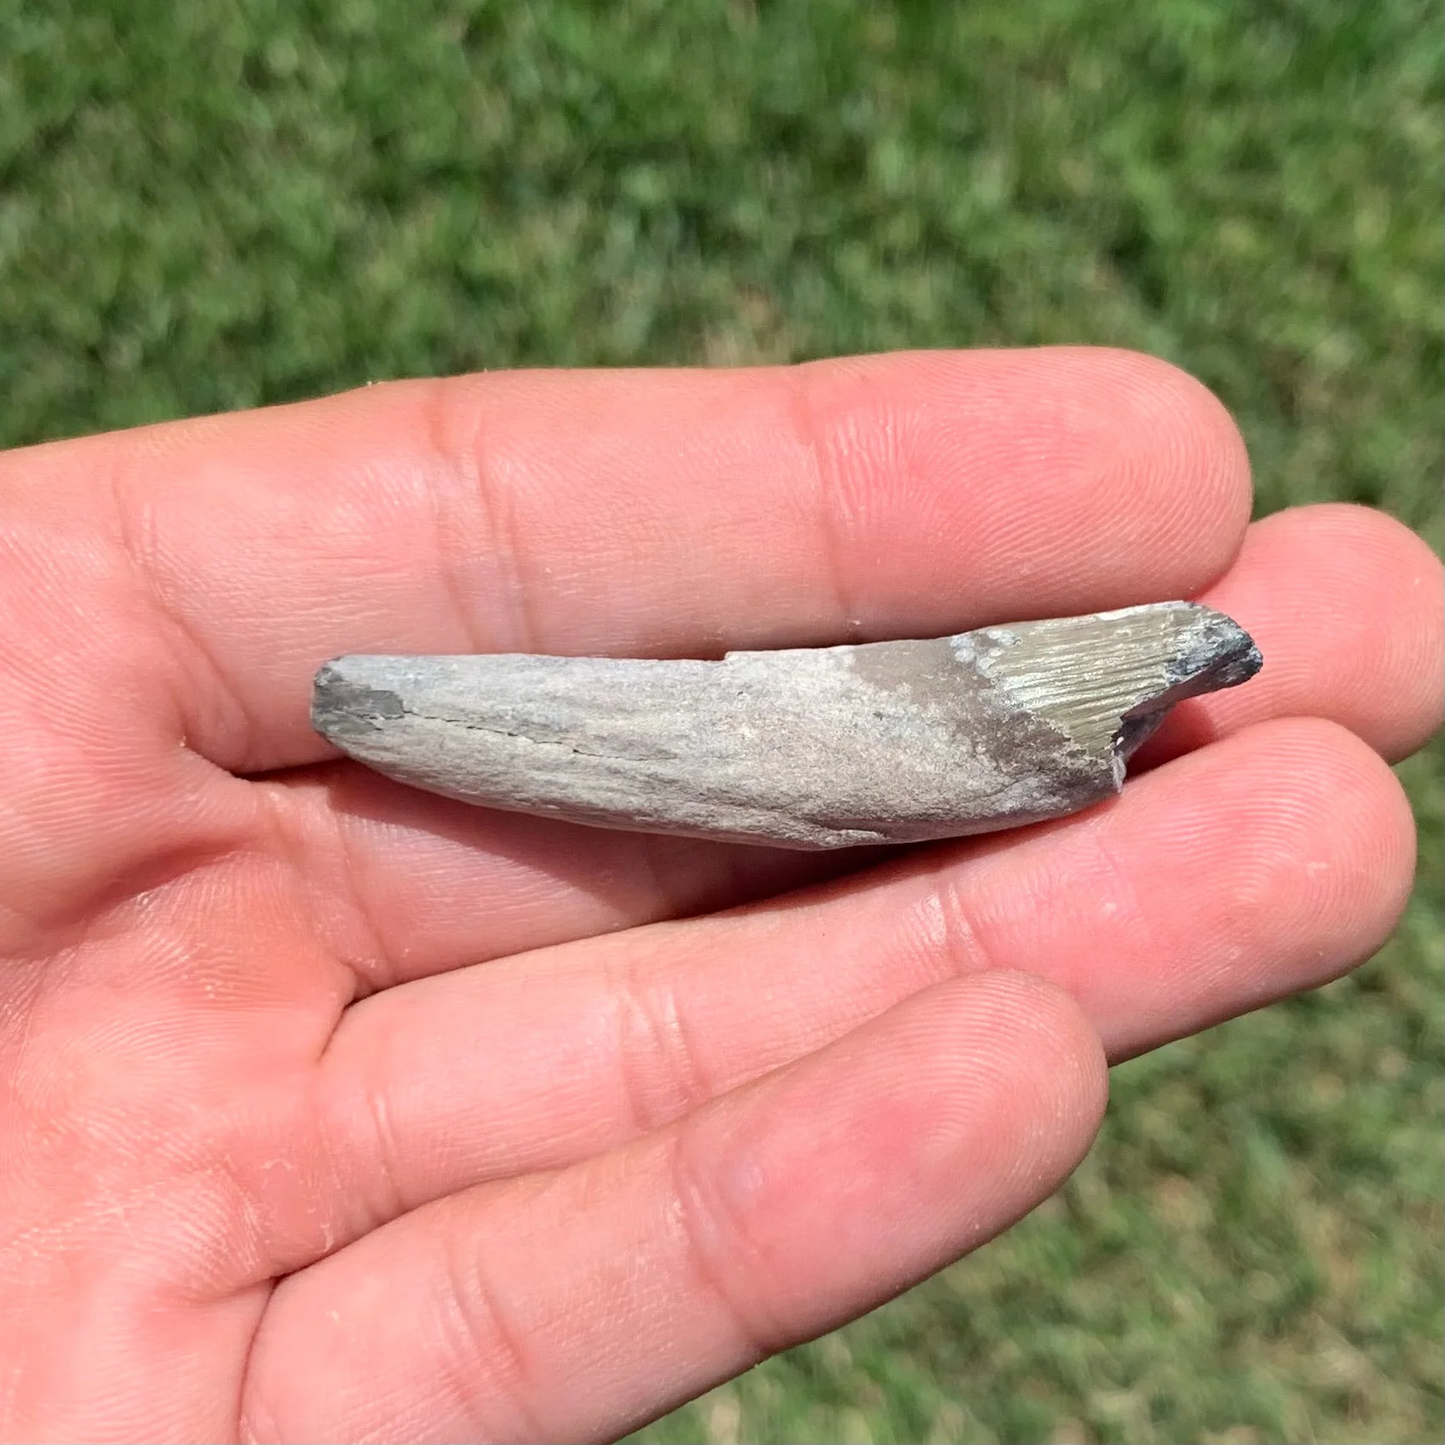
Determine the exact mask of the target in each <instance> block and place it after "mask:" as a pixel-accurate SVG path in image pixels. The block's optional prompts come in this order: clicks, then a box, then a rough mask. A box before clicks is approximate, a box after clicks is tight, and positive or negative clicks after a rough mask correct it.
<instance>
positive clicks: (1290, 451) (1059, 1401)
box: [0, 0, 1445, 1442]
mask: <svg viewBox="0 0 1445 1445" xmlns="http://www.w3.org/2000/svg"><path fill="white" fill-rule="evenodd" d="M1440 73H1441V43H1440V34H1439V23H1438V15H1437V13H1436V7H1435V6H1433V5H1425V4H1423V3H1415V0H1372V3H1370V4H1362V3H1360V0H1155V3H1144V0H1037V3H1033V4H1029V5H1020V4H1018V3H1004V0H997V3H976V4H967V5H963V4H953V3H941V0H940V3H935V4H930V3H923V0H912V3H906V0H892V3H888V0H871V3H868V4H861V3H843V0H807V3H804V0H773V3H768V0H756V3H748V0H730V3H729V0H613V3H611V4H602V3H595V4H584V3H580V0H579V3H569V4H562V3H546V0H532V3H523V0H508V3H500V0H498V3H483V0H471V3H467V0H407V3H404V4H394V3H393V4H388V3H383V0H325V3H323V0H313V3H280V0H231V3H225V0H209V3H207V4H204V5H174V4H169V3H168V4H160V3H157V0H123V3H122V0H116V3H112V4H106V3H101V0H72V3H68V4H67V3H65V0H48V3H45V4H41V3H27V0H0V396H3V398H4V404H3V407H0V443H7V444H11V443H21V442H26V441H32V440H38V439H41V438H45V437H52V436H61V435H66V434H70V433H74V432H79V431H88V430H97V429H101V428H105V427H113V426H122V425H128V424H132V423H136V422H142V421H147V420H152V419H156V418H161V417H169V416H178V415H185V414H189V413H195V412H201V411H208V410H215V409H219V408H228V407H237V406H248V405H254V404H258V403H264V402H274V401H280V400H286V399H290V398H296V397H302V396H310V395H314V394H317V393H321V392H326V391H330V390H334V389H337V388H340V387H344V386H348V385H352V384H355V383H358V382H362V381H366V380H369V379H376V378H381V377H389V376H397V375H413V374H418V373H437V372H446V371H454V370H461V369H468V368H477V367H500V366H509V365H516V364H537V363H548V364H588V363H603V364H617V363H632V362H648V363H675V362H699V361H713V362H738V361H745V360H757V359H768V360H785V359H793V358H801V357H807V356H816V355H823V354H827V353H833V352H846V351H857V350H873V349H882V348H889V347H898V346H955V345H980V344H999V343H1004V344H1014V343H1032V342H1054V341H1088V342H1101V343H1111V344H1118V345H1125V346H1134V347H1140V348H1143V349H1146V350H1149V351H1152V352H1155V353H1158V354H1160V355H1163V356H1167V357H1169V358H1171V359H1173V360H1175V361H1177V362H1179V363H1180V364H1182V365H1184V366H1185V367H1187V368H1189V369H1190V370H1191V371H1193V372H1195V373H1196V374H1197V375H1199V376H1200V377H1202V378H1203V379H1204V380H1205V381H1206V382H1208V383H1209V384H1210V385H1211V386H1213V387H1214V388H1215V389H1216V390H1217V391H1218V392H1219V394H1220V395H1221V396H1222V397H1223V398H1224V400H1225V401H1226V402H1227V403H1228V405H1229V406H1230V407H1231V408H1232V409H1233V411H1234V413H1235V415H1236V416H1237V417H1238V419H1239V421H1240V424H1241V426H1242V427H1243V429H1244V431H1245V434H1246V436H1247V438H1248V440H1249V443H1250V448H1251V451H1252V454H1253V457H1254V460H1255V464H1256V468H1257V473H1258V480H1259V495H1260V505H1261V508H1262V509H1263V510H1270V509H1273V508H1276V507H1279V506H1283V505H1287V504H1291V503H1296V502H1301V501H1307V500H1313V499H1318V498H1327V497H1346V498H1353V499H1358V500H1362V501H1367V502H1371V503H1374V504H1376V505H1380V506H1383V507H1386V508H1387V509H1388V510H1390V511H1391V512H1393V513H1394V514H1395V515H1397V516H1399V517H1401V518H1403V519H1404V520H1405V521H1406V522H1408V523H1409V524H1410V525H1412V526H1414V527H1416V528H1418V529H1420V530H1421V531H1422V532H1423V533H1424V534H1425V535H1426V536H1428V537H1429V538H1430V539H1431V540H1432V542H1433V543H1434V544H1435V545H1436V546H1437V547H1438V546H1439V545H1440V529H1441V502H1440V491H1439V482H1438V479H1439V472H1440V465H1441V427H1440V417H1439V405H1440V395H1441V381H1442V361H1441V341H1442V325H1441V316H1442V287H1441V267H1440V253H1441V241H1442V228H1441V218H1440V204H1439V198H1440V183H1441V159H1442V144H1441V104H1440V101H1441V95H1440V91H1441V84H1440ZM1402 774H1403V776H1404V777H1405V779H1406V781H1407V783H1408V785H1409V786H1410V789H1411V793H1412V796H1413V798H1414V800H1415V803H1416V807H1417V811H1418V812H1419V815H1420V819H1421V824H1422V844H1423V846H1422V874H1421V877H1422V882H1421V885H1420V887H1419V889H1418V890H1417V892H1416V896H1415V898H1414V900H1413V901H1412V903H1411V905H1410V911H1409V913H1408V915H1407V917H1406V920H1405V922H1404V924H1403V925H1402V927H1401V929H1400V930H1399V932H1398V933H1397V935H1396V937H1395V938H1394V939H1393V941H1392V942H1391V943H1390V944H1389V945H1388V947H1387V948H1386V949H1385V950H1384V951H1383V952H1382V953H1381V955H1380V956H1379V957H1378V958H1377V959H1376V960H1375V961H1374V962H1373V963H1371V964H1370V965H1369V966H1368V967H1366V968H1364V969H1363V970H1361V971H1360V972H1359V973H1358V974H1357V975H1355V976H1354V977H1352V978H1350V979H1347V980H1344V981H1342V982H1340V983H1338V984H1336V985H1334V986H1332V987H1331V988H1329V989H1326V990H1324V991H1323V992H1322V993H1321V994H1318V995H1315V996H1313V997H1310V998H1306V999H1300V1000H1298V1001H1295V1002H1292V1003H1290V1004H1288V1005H1285V1006H1283V1007H1279V1008H1275V1009H1272V1010H1269V1011H1268V1012H1266V1013H1263V1014H1260V1015H1256V1016H1254V1017H1251V1018H1247V1019H1242V1020H1239V1021H1237V1022H1235V1023H1232V1024H1229V1025H1227V1026H1225V1027H1222V1028H1219V1029H1216V1030H1214V1031H1213V1032H1211V1033H1210V1034H1209V1035H1207V1036H1205V1037H1202V1038H1199V1039H1196V1040H1191V1041H1189V1042H1186V1043H1182V1044H1178V1045H1175V1046H1173V1047H1171V1048H1168V1049H1165V1050H1162V1051H1160V1052H1159V1053H1157V1054H1155V1055H1153V1056H1151V1057H1149V1058H1145V1059H1141V1060H1138V1061H1136V1062H1135V1063H1133V1064H1130V1065H1128V1066H1126V1067H1124V1068H1122V1069H1120V1070H1118V1071H1117V1072H1116V1076H1115V1082H1114V1098H1113V1103H1112V1105H1111V1108H1110V1113H1109V1118H1108V1122H1107V1124H1106V1126H1105V1129H1104V1133H1103V1137H1102V1138H1101V1140H1100V1142H1099V1144H1098V1146H1097V1148H1096V1149H1095V1150H1094V1153H1093V1154H1092V1156H1091V1157H1090V1159H1089V1160H1088V1162H1087V1163H1086V1164H1085V1165H1084V1167H1083V1168H1082V1169H1081V1170H1080V1171H1079V1173H1078V1175H1077V1176H1076V1178H1075V1179H1074V1180H1073V1181H1072V1182H1071V1183H1070V1184H1069V1185H1068V1186H1067V1187H1066V1188H1065V1189H1064V1190H1063V1191H1062V1192H1061V1193H1060V1194H1059V1195H1058V1196H1057V1197H1056V1198H1055V1199H1054V1200H1052V1201H1050V1202H1049V1204H1047V1205H1046V1206H1045V1207H1044V1208H1042V1209H1040V1210H1039V1211H1038V1212H1037V1213H1036V1214H1035V1215H1034V1216H1032V1217H1031V1218H1030V1219H1029V1220H1028V1221H1026V1222H1025V1223H1024V1225H1022V1226H1021V1227H1020V1228H1019V1229H1017V1230H1016V1231H1014V1232H1013V1233H1011V1234H1010V1235H1009V1236H1007V1237H1006V1238H1005V1239H1004V1240H1002V1241H1000V1242H998V1243H996V1244H994V1245H992V1246H990V1247H988V1248H987V1249H985V1250H983V1251H982V1252H981V1253H980V1254H978V1255H977V1256H975V1257H974V1258H973V1259H971V1260H969V1261H966V1262H965V1263H963V1264H961V1265H959V1266H957V1267H955V1268H954V1269H952V1270H950V1271H948V1272H947V1273H946V1274H944V1275H943V1276H941V1277H940V1278H938V1279H936V1280H934V1281H932V1282H930V1283H929V1284H927V1285H925V1286H923V1287H921V1288H920V1289H918V1290H915V1291H913V1292H912V1293H910V1294H909V1295H907V1296H905V1297H904V1298H902V1299H900V1300H898V1301H896V1302H895V1303H893V1304H892V1305H890V1306H888V1307H887V1308H885V1309H883V1310H880V1311H878V1312H877V1313H876V1314H874V1315H873V1316H871V1317H869V1318H868V1319H866V1320H863V1321H861V1322H859V1323H858V1324H857V1325H855V1326H853V1327H851V1328H850V1329H847V1330H844V1331H841V1332H840V1333H838V1334H836V1335H834V1336H831V1337H829V1338H827V1339H825V1340H822V1341H820V1342H818V1343H817V1344H815V1345H812V1346H809V1347H807V1348H804V1349H800V1350H796V1351H794V1352H792V1353H791V1354H789V1355H788V1356H786V1357H784V1358H781V1359H779V1360H777V1361H773V1362H771V1363H769V1364H768V1365H766V1366H764V1367H762V1368H760V1369H759V1370H757V1371H754V1372H753V1373H752V1374H750V1375H749V1376H747V1377H745V1378H744V1379H743V1380H741V1381H739V1382H737V1383H735V1384H733V1385H730V1386H726V1387H724V1388H723V1389H720V1390H718V1391H715V1392H714V1393H713V1394H712V1395H710V1396H708V1397H706V1398H705V1399H704V1400H702V1401H700V1402H698V1403H697V1404H696V1405H694V1406H690V1407H688V1408H687V1409H685V1410H683V1411H681V1412H679V1413H678V1414H677V1415H676V1416H674V1417H672V1418H670V1419H669V1420H667V1421H666V1422H663V1423H662V1424H660V1425H658V1426H655V1427H653V1428H652V1429H650V1430H648V1431H646V1432H644V1435H643V1437H642V1438H644V1439H647V1440H658V1441H662V1440H684V1439H686V1440H714V1441H726V1440H778V1441H794V1440H825V1439H844V1440H878V1441H883V1440H900V1441H919V1440H949V1441H952V1440H968V1441H993V1440H1016V1441H1049V1440H1059V1441H1066V1440H1081V1441H1082V1440H1097V1441H1156V1440H1157V1441H1170V1440H1173V1441H1179V1440H1190V1441H1194V1440H1198V1441H1206V1440H1209V1441H1232V1442H1247V1441H1256V1440H1257V1441H1284V1440H1288V1441H1306V1440H1309V1441H1315V1440H1319V1441H1324V1440H1332V1441H1355V1440H1357V1441H1403V1442H1413V1441H1422V1440H1428V1439H1439V1438H1441V1435H1442V1432H1445V1412H1442V1402H1441V1388H1440V1385H1441V1366H1440V1351H1441V1341H1442V1289H1441V1259H1440V1238H1441V1232H1442V1201H1441V1195H1442V1186H1441V1176H1442V1143H1441V1141H1442V1131H1445V1117H1442V1095H1441V1067H1440V1062H1441V1061H1440V1053H1441V1043H1440V1041H1441V1036H1442V1030H1445V1019H1442V1008H1441V996H1442V977H1441V972H1442V968H1441V954H1442V929H1441V912H1442V900H1441V890H1440V884H1439V880H1440V876H1441V869H1442V848H1441V828H1442V823H1441V802H1440V799H1441V789H1442V777H1441V774H1442V759H1441V752H1440V749H1439V746H1438V744H1437V745H1436V746H1435V747H1434V748H1433V749H1431V750H1430V751H1428V752H1427V753H1425V754H1424V755H1422V756H1421V757H1419V758H1417V759H1415V760H1413V761H1412V762H1411V763H1409V764H1408V765H1406V766H1405V767H1404V768H1403V769H1402Z"/></svg>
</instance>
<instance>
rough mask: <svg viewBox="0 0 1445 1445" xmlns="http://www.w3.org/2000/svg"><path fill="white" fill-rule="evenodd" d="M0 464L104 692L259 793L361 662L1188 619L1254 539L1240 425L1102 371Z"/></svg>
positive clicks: (1012, 358) (768, 391)
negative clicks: (62, 543) (1187, 605)
mask: <svg viewBox="0 0 1445 1445" xmlns="http://www.w3.org/2000/svg"><path fill="white" fill-rule="evenodd" d="M3 468H4V470H3V472H0V480H3V481H4V482H5V484H6V486H7V489H8V494H9V497H10V499H11V502H12V504H17V503H18V504H19V505H21V506H28V507H32V508H36V509H39V510H40V511H42V512H43V513H44V516H45V518H46V519H47V521H46V525H47V526H48V527H50V528H58V529H61V530H62V531H66V532H68V533H75V534H76V535H77V536H79V537H80V538H81V541H79V542H76V543H75V546H76V548H77V549H81V548H84V549H86V550H87V554H88V555H91V556H96V557H99V558H100V559H101V560H100V562H98V563H97V564H96V565H95V566H93V567H92V568H91V569H90V570H89V571H88V572H87V583H86V585H92V586H95V587H97V588H98V589H100V590H101V591H102V592H104V594H105V597H104V599H101V600H98V601H97V604H96V606H95V609H94V610H95V612H96V613H97V614H100V615H104V616H107V617H108V618H110V619H112V621H113V623H114V625H115V626H116V627H117V628H118V629H120V632H121V635H119V636H117V637H116V638H115V639H114V640H113V641H112V642H111V644H110V645H109V646H108V647H107V648H106V649H105V657H106V659H108V661H107V664H106V665H108V666H111V667H115V666H124V667H126V668H128V669H129V678H128V680H129V682H130V683H132V684H134V682H135V678H136V675H137V673H140V674H141V675H144V674H145V670H146V669H147V668H149V669H155V670H158V671H159V673H160V674H161V675H159V676H157V677H156V679H155V681H156V684H157V686H156V689H155V695H156V696H157V697H165V698H170V699H174V706H175V707H176V709H177V711H178V718H177V724H178V726H179V728H180V730H181V733H182V736H183V737H184V738H185V740H186V741H187V742H188V744H189V745H190V746H191V747H192V748H193V749H195V750H196V751H198V752H201V753H203V754H204V755H206V756H207V757H209V758H211V759H212V760H213V761H215V762H217V763H219V764H220V765H221V766H223V767H226V768H229V769H231V770H232V771H237V772H251V771H261V770H266V769H271V768H277V767H284V766H292V765H296V764H301V763H305V762H309V761H313V760H315V759H317V758H319V757H322V756H326V755H327V754H328V752H329V749H328V748H327V745H326V744H324V743H323V742H322V741H321V740H320V739H319V738H318V737H316V735H315V734H314V733H313V732H312V731H311V728H310V726H309V724H308V721H307V703H308V697H309V689H310V679H311V675H312V673H313V672H314V670H315V668H316V666H317V665H318V664H319V663H320V662H321V661H322V660H324V659H325V658H327V657H330V656H333V655H336V654H338V653H345V652H391V653H405V652H426V653H437V652H494V651H500V652H550V653H573V654H579V653H598V654H634V655H669V654H671V655H677V654H693V655H699V654H700V655H717V654H718V653H720V652H722V651H723V650H725V649H726V648H728V647H769V646H780V645H808V644H821V643H833V642H840V641H848V640H858V639H862V638H877V637H885V636H889V637H896V636H932V635H939V634H942V633H947V632H953V631H959V630H962V629H964V628H967V627H972V626H976V625H980V624H982V623H986V622H988V621H1003V620H1010V619H1022V618H1025V617H1037V616H1048V615H1061V614H1067V613H1075V612H1087V611H1092V610H1095V609H1099V608H1104V607H1110V606H1118V605H1124V604H1127V603H1132V602H1144V601H1151V600H1159V599H1164V598H1169V597H1175V596H1186V595H1189V594H1190V593H1193V592H1195V591H1197V590H1198V589H1199V588H1201V587H1203V586H1204V585H1206V584H1207V583H1208V582H1210V581H1211V580H1213V578H1215V577H1216V576H1217V575H1219V574H1220V573H1221V572H1222V571H1223V570H1224V568H1225V567H1226V566H1227V565H1228V563H1229V561H1230V559H1231V558H1232V557H1233V555H1234V553H1235V551H1236V549H1237V548H1238V546H1239V543H1240V540H1241V537H1242V534H1243V529H1244V526H1245V524H1246V522H1247V520H1248V512H1249V481H1248V465H1247V462H1246V459H1245V455H1244V450H1243V446H1242V443H1241V442H1240V439H1239V436H1238V433H1237V432H1236V430H1235V428H1234V426H1233V424H1232V422H1231V421H1230V419H1229V417H1228V415H1227V414H1226V413H1225V412H1224V410H1223V408H1222V407H1221V406H1220V405H1219V404H1218V402H1216V401H1215V400H1214V399H1213V397H1212V396H1211V395H1210V394H1209V393H1208V392H1207V391H1206V390H1205V389H1204V388H1203V387H1202V386H1200V385H1199V384H1198V383H1196V382H1194V381H1193V380H1191V379H1190V378H1189V377H1187V376H1185V375H1184V374H1183V373H1181V372H1179V371H1177V370H1175V369H1174V368H1173V367H1170V366H1168V365H1166V364H1165V363H1162V362H1159V361H1155V360H1153V359H1151V358H1148V357H1144V356H1140V355H1136V354H1133V353H1128V352H1119V351H1110V350H1098V349H1089V348H1059V349H1043V350H1036V351H995V352H950V353H906V354H896V355H889V356H875V357H860V358H849V359H845V360H839V361H829V362H820V363H814V364H811V365H807V366H803V367H795V368H761V369H750V370H737V371H685V370H684V371H618V372H570V373H569V372H521V373H511V374H488V375H480V376H468V377H460V378H455V379H450V380H439V381H417V382H401V383H393V384H388V385H385V386H378V387H373V388H368V389H365V390H362V391H357V392H351V393H346V394H344V395H341V396H337V397H332V398H329V399H326V400H323V401H318V402H311V403H305V404H301V405H297V406H291V407H283V408H276V409H273V410H268V411H261V412H255V413H249V414H241V415H235V416H230V417H218V418H209V419H204V420H201V421H196V422H188V423H176V424H170V425H166V426H161V427H153V428H147V429H143V430H140V431H136V432H131V433H121V434H114V435H110V436H101V437H94V438H88V439H84V440H81V441H77V442H68V443H59V444H53V445H51V446H49V447H43V448H38V449H34V450H31V451H29V452H20V453H14V454H11V455H10V456H9V457H7V458H4V459H3ZM107 559H108V560H107ZM71 585H74V581H73V579H72V583H71ZM37 625H40V626H43V625H44V619H43V618H40V619H38V620H37ZM106 625H111V623H110V622H108V623H107V624H106ZM72 645H73V644H72Z"/></svg>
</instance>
